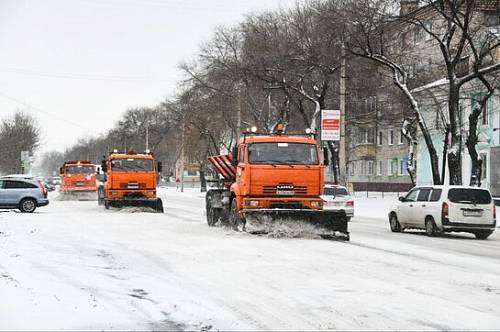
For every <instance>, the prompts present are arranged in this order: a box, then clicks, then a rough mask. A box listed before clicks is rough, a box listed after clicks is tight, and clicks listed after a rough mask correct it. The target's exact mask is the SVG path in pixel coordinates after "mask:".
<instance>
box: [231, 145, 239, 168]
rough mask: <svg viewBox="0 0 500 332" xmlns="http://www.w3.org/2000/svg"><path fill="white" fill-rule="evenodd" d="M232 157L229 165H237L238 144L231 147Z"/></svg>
mask: <svg viewBox="0 0 500 332" xmlns="http://www.w3.org/2000/svg"><path fill="white" fill-rule="evenodd" d="M232 157H233V158H232V159H231V165H232V166H237V165H238V146H237V145H235V146H234V148H233V153H232Z"/></svg>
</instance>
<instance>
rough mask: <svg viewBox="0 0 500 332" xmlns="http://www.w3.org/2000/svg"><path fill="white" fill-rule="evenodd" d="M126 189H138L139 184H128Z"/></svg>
mask: <svg viewBox="0 0 500 332" xmlns="http://www.w3.org/2000/svg"><path fill="white" fill-rule="evenodd" d="M128 189H139V185H138V184H129V185H128Z"/></svg>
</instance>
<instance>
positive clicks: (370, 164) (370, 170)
mask: <svg viewBox="0 0 500 332" xmlns="http://www.w3.org/2000/svg"><path fill="white" fill-rule="evenodd" d="M366 166H367V175H373V160H368V161H367V162H366Z"/></svg>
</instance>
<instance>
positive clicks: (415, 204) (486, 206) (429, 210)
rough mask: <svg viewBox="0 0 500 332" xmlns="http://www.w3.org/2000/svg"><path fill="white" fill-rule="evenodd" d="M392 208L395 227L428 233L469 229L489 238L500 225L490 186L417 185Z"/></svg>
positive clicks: (473, 232)
mask: <svg viewBox="0 0 500 332" xmlns="http://www.w3.org/2000/svg"><path fill="white" fill-rule="evenodd" d="M399 200H400V202H399V203H398V204H397V206H395V207H394V208H393V209H391V211H390V212H389V225H390V227H391V231H393V232H401V231H403V230H404V229H406V228H416V229H425V231H426V233H427V235H429V236H434V235H439V234H441V233H443V232H468V233H472V234H474V235H475V236H476V238H478V239H486V238H488V236H490V235H491V233H493V231H494V230H495V226H496V208H495V205H494V204H493V199H492V197H491V194H490V192H489V190H487V189H483V188H476V187H462V186H421V187H415V188H413V189H412V190H410V191H409V192H408V194H407V195H406V196H405V197H400V199H399Z"/></svg>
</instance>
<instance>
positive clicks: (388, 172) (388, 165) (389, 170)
mask: <svg viewBox="0 0 500 332" xmlns="http://www.w3.org/2000/svg"><path fill="white" fill-rule="evenodd" d="M387 175H389V176H391V175H392V159H389V160H387Z"/></svg>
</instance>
